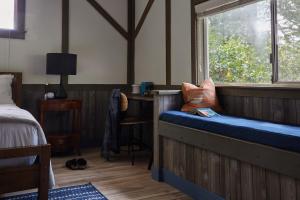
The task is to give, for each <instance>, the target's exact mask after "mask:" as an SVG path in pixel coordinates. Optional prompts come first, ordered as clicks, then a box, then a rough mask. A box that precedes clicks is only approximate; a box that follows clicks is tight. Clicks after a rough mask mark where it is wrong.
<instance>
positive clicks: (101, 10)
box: [87, 0, 128, 40]
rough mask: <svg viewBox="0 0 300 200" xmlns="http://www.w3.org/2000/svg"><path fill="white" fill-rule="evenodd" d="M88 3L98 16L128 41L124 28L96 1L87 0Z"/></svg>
mask: <svg viewBox="0 0 300 200" xmlns="http://www.w3.org/2000/svg"><path fill="white" fill-rule="evenodd" d="M87 2H88V3H90V4H91V6H92V7H94V8H95V9H96V10H97V11H98V13H99V14H101V15H102V16H103V17H104V18H105V19H106V20H107V21H108V22H109V23H110V24H111V25H112V26H113V27H114V28H115V29H116V30H117V31H118V32H119V33H120V34H121V35H122V36H123V37H124V38H125V39H126V40H128V33H127V31H125V30H124V28H123V27H122V26H121V25H120V24H119V23H118V22H117V21H116V20H115V19H114V18H113V17H112V16H111V15H110V14H109V13H108V12H107V11H106V10H105V9H104V8H103V7H102V6H101V5H100V4H99V3H98V2H97V1H96V0H87Z"/></svg>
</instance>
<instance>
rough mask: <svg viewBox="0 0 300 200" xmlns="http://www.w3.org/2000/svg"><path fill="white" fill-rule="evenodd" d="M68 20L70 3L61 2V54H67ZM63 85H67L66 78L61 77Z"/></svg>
mask: <svg viewBox="0 0 300 200" xmlns="http://www.w3.org/2000/svg"><path fill="white" fill-rule="evenodd" d="M69 18H70V1H69V0H62V41H61V52H62V53H69V22H70V21H69V20H70V19H69ZM61 80H62V82H63V85H67V84H68V76H67V75H64V76H63V77H62V79H61Z"/></svg>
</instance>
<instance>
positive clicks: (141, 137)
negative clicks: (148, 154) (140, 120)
mask: <svg viewBox="0 0 300 200" xmlns="http://www.w3.org/2000/svg"><path fill="white" fill-rule="evenodd" d="M139 148H140V151H142V150H143V125H139Z"/></svg>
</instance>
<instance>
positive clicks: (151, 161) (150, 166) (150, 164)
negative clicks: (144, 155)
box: [148, 152, 153, 170]
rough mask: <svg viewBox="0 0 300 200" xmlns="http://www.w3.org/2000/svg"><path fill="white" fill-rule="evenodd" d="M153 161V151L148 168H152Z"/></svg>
mask: <svg viewBox="0 0 300 200" xmlns="http://www.w3.org/2000/svg"><path fill="white" fill-rule="evenodd" d="M152 163H153V152H151V156H150V160H149V163H148V170H151V168H152Z"/></svg>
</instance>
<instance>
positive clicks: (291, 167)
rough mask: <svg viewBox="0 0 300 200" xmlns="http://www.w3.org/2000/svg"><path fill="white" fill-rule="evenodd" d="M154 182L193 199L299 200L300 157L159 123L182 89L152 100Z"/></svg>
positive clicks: (174, 105)
mask: <svg viewBox="0 0 300 200" xmlns="http://www.w3.org/2000/svg"><path fill="white" fill-rule="evenodd" d="M154 105H155V111H154V117H155V121H154V129H155V130H154V166H153V170H152V175H153V178H154V179H156V180H158V181H165V182H167V183H169V184H171V185H173V186H174V187H177V188H178V189H180V190H182V191H183V192H185V193H187V194H189V195H190V196H192V197H193V199H201V200H206V199H207V200H208V199H220V200H222V199H236V200H289V199H291V200H300V154H299V153H295V152H290V151H285V150H281V149H278V148H273V147H270V146H266V145H260V144H256V143H251V142H247V141H243V140H238V139H234V138H230V137H225V136H221V135H218V134H214V133H211V132H207V131H202V130H197V129H193V128H188V127H184V126H180V125H175V124H171V123H167V122H164V121H160V120H159V115H160V113H162V112H164V111H167V110H179V109H180V107H181V105H182V97H181V94H180V91H157V93H156V95H155V97H154Z"/></svg>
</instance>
